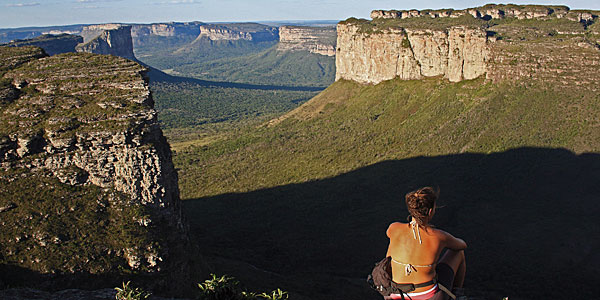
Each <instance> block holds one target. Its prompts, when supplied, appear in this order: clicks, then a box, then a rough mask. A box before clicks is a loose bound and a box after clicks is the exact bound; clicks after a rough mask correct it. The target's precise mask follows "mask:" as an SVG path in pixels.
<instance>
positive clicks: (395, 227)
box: [386, 222, 406, 237]
mask: <svg viewBox="0 0 600 300" xmlns="http://www.w3.org/2000/svg"><path fill="white" fill-rule="evenodd" d="M402 227H406V223H402V222H394V223H392V224H390V226H388V229H387V231H386V233H387V236H388V237H390V236H391V235H392V234H393V233H394V232H397V231H398V230H399V229H400V228H402Z"/></svg>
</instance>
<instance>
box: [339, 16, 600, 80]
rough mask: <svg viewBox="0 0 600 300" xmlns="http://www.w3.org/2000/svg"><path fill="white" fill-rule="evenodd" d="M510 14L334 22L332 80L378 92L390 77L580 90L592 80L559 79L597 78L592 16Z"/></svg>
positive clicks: (595, 32) (596, 54)
mask: <svg viewBox="0 0 600 300" xmlns="http://www.w3.org/2000/svg"><path fill="white" fill-rule="evenodd" d="M515 7H517V6H514V5H506V6H499V5H486V6H484V7H480V8H473V9H467V10H464V11H452V10H442V11H433V10H426V11H374V12H373V14H372V16H373V17H374V19H373V20H372V21H368V20H357V19H353V18H351V19H348V20H346V21H343V22H340V23H339V24H338V27H337V32H338V40H337V53H336V80H339V79H347V80H354V81H357V82H360V83H368V84H377V83H379V82H381V81H384V80H389V79H392V78H395V77H398V78H401V79H407V80H408V79H422V78H426V77H435V76H441V77H443V78H446V79H448V80H449V81H451V82H458V81H461V80H468V79H474V78H477V77H480V76H484V77H485V78H487V79H491V80H495V81H498V80H520V79H524V78H528V79H530V78H537V79H550V78H551V79H552V80H556V81H557V82H561V83H563V84H564V83H567V82H568V83H569V84H571V83H574V82H575V81H578V82H579V84H582V85H589V84H590V82H592V81H593V80H595V79H590V80H588V79H586V78H577V76H574V75H573V76H569V77H565V76H564V75H567V74H575V73H577V72H585V74H588V73H591V74H593V75H590V76H588V77H587V78H596V77H597V76H595V74H596V73H597V72H595V71H593V68H594V67H593V66H596V65H597V63H598V57H599V55H598V49H600V46H599V43H598V41H600V39H599V38H598V34H597V28H598V27H597V26H598V25H597V22H596V20H597V19H598V15H597V14H596V13H595V12H593V11H572V10H569V8H568V7H562V6H561V7H556V6H548V7H546V6H524V7H522V8H521V10H517V9H516V8H515ZM509 8H510V9H509ZM542 11H543V12H545V14H543V15H542V14H541V12H542ZM534 12H536V13H534ZM532 18H534V20H531V19H532ZM569 50H570V51H569ZM541 53H544V54H543V55H541ZM559 77H562V78H559Z"/></svg>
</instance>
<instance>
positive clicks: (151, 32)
mask: <svg viewBox="0 0 600 300" xmlns="http://www.w3.org/2000/svg"><path fill="white" fill-rule="evenodd" d="M202 24H204V23H202V22H185V23H175V22H173V23H155V24H136V25H132V26H131V37H132V38H133V39H134V43H135V40H136V39H138V38H141V37H144V36H163V37H173V36H181V35H192V36H194V37H195V36H198V34H200V25H202Z"/></svg>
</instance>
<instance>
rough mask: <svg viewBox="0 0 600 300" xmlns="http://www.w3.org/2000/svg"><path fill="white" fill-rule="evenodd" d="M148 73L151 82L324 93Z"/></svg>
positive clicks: (310, 88) (304, 88) (153, 70)
mask: <svg viewBox="0 0 600 300" xmlns="http://www.w3.org/2000/svg"><path fill="white" fill-rule="evenodd" d="M145 66H146V67H147V68H148V69H149V71H148V73H147V74H148V77H149V78H150V82H168V83H192V84H197V85H201V86H207V87H222V88H236V89H245V90H266V91H271V90H284V91H308V92H318V91H322V90H324V89H325V88H324V87H314V86H283V85H258V84H247V83H236V82H221V81H208V80H201V79H196V78H190V77H181V76H173V75H169V74H167V73H165V72H163V71H160V70H158V69H156V68H153V67H149V66H148V65H145Z"/></svg>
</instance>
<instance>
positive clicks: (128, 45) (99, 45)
mask: <svg viewBox="0 0 600 300" xmlns="http://www.w3.org/2000/svg"><path fill="white" fill-rule="evenodd" d="M81 35H82V36H83V44H79V45H77V47H76V48H75V50H76V51H77V52H88V53H96V54H110V55H114V56H120V57H124V58H127V59H131V60H136V58H135V55H134V54H133V41H132V39H131V26H125V25H120V24H102V25H92V26H86V27H84V28H83V30H82V32H81Z"/></svg>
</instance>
